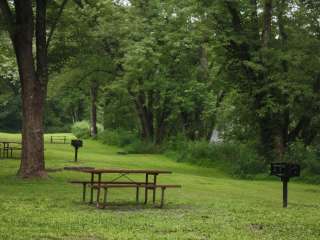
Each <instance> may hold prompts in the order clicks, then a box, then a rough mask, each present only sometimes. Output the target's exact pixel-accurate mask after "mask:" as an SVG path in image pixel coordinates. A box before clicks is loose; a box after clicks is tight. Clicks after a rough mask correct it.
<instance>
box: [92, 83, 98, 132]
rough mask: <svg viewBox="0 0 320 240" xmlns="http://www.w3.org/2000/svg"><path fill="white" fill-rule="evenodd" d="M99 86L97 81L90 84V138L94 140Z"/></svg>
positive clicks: (96, 130)
mask: <svg viewBox="0 0 320 240" xmlns="http://www.w3.org/2000/svg"><path fill="white" fill-rule="evenodd" d="M98 88H99V85H98V83H97V81H93V82H92V83H91V137H93V138H95V137H97V134H98V128H97V98H98Z"/></svg>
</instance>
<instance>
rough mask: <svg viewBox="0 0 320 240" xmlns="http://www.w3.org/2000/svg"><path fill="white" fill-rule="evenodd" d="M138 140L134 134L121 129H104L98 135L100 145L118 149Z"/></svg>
mask: <svg viewBox="0 0 320 240" xmlns="http://www.w3.org/2000/svg"><path fill="white" fill-rule="evenodd" d="M138 139H139V138H138V135H137V134H136V133H134V132H131V131H126V130H122V129H116V130H111V129H105V130H104V131H103V132H101V133H99V134H98V140H99V141H101V142H102V143H104V144H109V145H115V146H118V147H124V146H127V145H129V144H131V143H133V142H134V141H136V140H138Z"/></svg>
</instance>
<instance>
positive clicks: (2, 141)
mask: <svg viewBox="0 0 320 240" xmlns="http://www.w3.org/2000/svg"><path fill="white" fill-rule="evenodd" d="M0 143H4V144H6V143H16V144H21V142H19V141H13V140H0Z"/></svg>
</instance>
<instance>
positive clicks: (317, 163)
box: [284, 140, 320, 183]
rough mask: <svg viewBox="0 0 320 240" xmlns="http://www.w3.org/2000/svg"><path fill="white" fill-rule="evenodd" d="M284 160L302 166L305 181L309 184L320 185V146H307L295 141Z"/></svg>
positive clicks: (302, 175)
mask: <svg viewBox="0 0 320 240" xmlns="http://www.w3.org/2000/svg"><path fill="white" fill-rule="evenodd" d="M284 160H285V161H288V162H294V163H298V164H300V166H301V169H302V173H301V177H302V178H303V179H305V180H307V181H308V182H313V183H315V182H317V183H320V177H319V176H320V150H319V147H318V146H305V144H304V143H303V141H301V140H298V141H295V142H293V143H292V144H290V146H289V147H288V151H287V153H286V155H285V157H284Z"/></svg>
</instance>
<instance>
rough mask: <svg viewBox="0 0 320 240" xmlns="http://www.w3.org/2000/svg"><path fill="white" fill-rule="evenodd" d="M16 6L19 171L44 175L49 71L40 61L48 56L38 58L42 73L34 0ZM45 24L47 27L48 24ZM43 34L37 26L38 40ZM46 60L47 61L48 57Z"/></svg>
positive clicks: (26, 173) (24, 174) (39, 175)
mask: <svg viewBox="0 0 320 240" xmlns="http://www.w3.org/2000/svg"><path fill="white" fill-rule="evenodd" d="M40 7H41V6H40ZM43 7H45V5H44V6H43ZM15 8H16V25H17V26H16V27H17V30H16V31H15V32H14V34H13V35H12V42H13V45H14V49H15V53H16V58H17V63H18V68H19V76H20V82H21V88H22V95H21V96H22V107H23V111H22V159H21V164H20V169H19V171H18V175H20V176H21V177H24V178H28V177H42V176H44V175H46V173H45V164H44V151H43V148H44V147H43V110H44V109H43V103H44V101H43V100H44V91H43V82H42V80H46V76H47V75H46V76H45V74H46V73H45V72H43V68H42V66H40V65H41V63H40V61H41V59H42V57H46V56H44V55H41V56H39V58H37V60H38V71H39V73H41V74H40V77H38V76H37V73H36V71H35V65H34V57H33V51H32V45H33V44H32V42H33V32H34V23H33V11H32V1H16V2H15ZM41 10H43V9H41ZM37 11H38V9H37ZM40 14H43V12H42V13H40ZM42 17H45V15H44V16H43V15H42V16H38V15H37V24H39V22H38V21H39V20H40V19H41V18H42ZM43 27H44V28H45V25H44V26H43ZM40 35H41V36H40ZM39 37H40V38H41V37H43V35H42V34H40V33H39V32H38V29H37V44H39V43H40V42H41V40H40V39H38V38H39ZM38 41H39V42H38ZM40 47H41V46H40ZM44 64H45V65H46V61H45V62H44ZM42 77H43V78H44V79H42Z"/></svg>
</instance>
